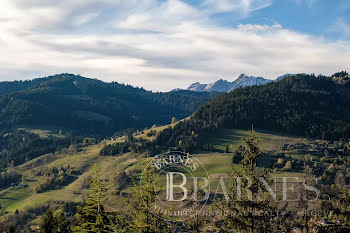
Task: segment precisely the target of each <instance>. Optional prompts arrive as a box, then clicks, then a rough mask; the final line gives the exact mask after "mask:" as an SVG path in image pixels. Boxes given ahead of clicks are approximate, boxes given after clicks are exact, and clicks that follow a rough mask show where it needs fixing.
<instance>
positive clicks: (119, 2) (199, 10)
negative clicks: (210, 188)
mask: <svg viewBox="0 0 350 233" xmlns="http://www.w3.org/2000/svg"><path fill="white" fill-rule="evenodd" d="M216 2H217V5H215V2H214V1H207V2H206V4H207V5H206V6H204V5H201V6H198V7H195V6H190V5H188V4H186V3H184V2H182V1H180V0H167V1H158V0H142V1H140V0H127V1H126V0H102V1H98V0H77V1H68V0H65V1H58V0H57V1H56V0H49V1H47V2H45V3H44V4H43V3H42V1H39V0H15V1H13V0H4V2H2V5H3V6H4V7H3V8H0V15H1V16H0V52H1V54H2V56H1V57H0V79H20V78H21V79H23V78H35V77H38V76H42V75H50V74H55V73H62V72H70V73H76V74H81V75H84V76H87V77H93V78H95V77H96V78H100V79H102V80H105V81H118V82H123V83H129V84H132V85H135V86H143V87H145V88H146V89H152V90H171V89H173V88H175V87H181V88H185V87H187V86H188V85H189V84H191V83H192V82H195V81H201V82H211V81H214V80H216V79H218V78H225V79H229V80H234V79H235V78H236V77H237V76H238V75H239V74H240V73H247V74H249V75H261V76H265V77H267V78H275V77H277V76H278V75H282V74H284V73H299V72H310V73H314V72H315V73H324V74H331V73H332V72H336V71H338V70H344V69H349V68H350V67H349V66H350V65H349V64H348V62H347V58H348V57H349V56H350V43H349V42H347V41H337V42H333V43H330V42H327V41H324V40H322V39H319V38H315V37H311V36H308V35H306V34H302V33H297V32H293V31H290V30H287V29H285V28H283V26H282V25H279V24H278V23H275V24H273V25H255V24H245V25H238V26H237V27H236V28H227V27H221V26H219V25H215V24H214V23H213V22H212V21H211V20H210V16H211V14H213V13H217V12H224V11H242V9H245V10H243V11H245V12H251V11H253V10H254V9H258V8H259V7H260V8H261V7H264V6H267V5H268V4H269V1H248V0H241V1H238V0H232V1H228V0H227V1H224V0H223V1H216ZM14 3H16V4H14ZM235 3H237V4H236V5H235ZM208 4H214V5H212V6H213V7H214V6H215V7H216V8H215V10H214V11H213V12H209V11H208V9H209V5H208ZM225 4H227V5H225ZM236 7H237V8H236ZM225 9H226V10H225ZM28 12H30V14H28Z"/></svg>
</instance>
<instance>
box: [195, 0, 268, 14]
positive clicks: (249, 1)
mask: <svg viewBox="0 0 350 233" xmlns="http://www.w3.org/2000/svg"><path fill="white" fill-rule="evenodd" d="M272 1H273V0H205V1H204V3H203V5H202V6H204V7H207V8H208V9H209V10H210V11H213V12H230V11H240V12H241V13H242V14H244V15H246V14H249V13H250V12H252V11H255V10H259V9H262V8H265V7H268V6H270V5H271V4H272Z"/></svg>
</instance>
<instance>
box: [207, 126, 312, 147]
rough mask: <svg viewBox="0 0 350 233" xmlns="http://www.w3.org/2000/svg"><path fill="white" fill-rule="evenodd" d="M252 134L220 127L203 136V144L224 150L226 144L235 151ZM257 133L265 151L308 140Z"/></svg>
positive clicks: (262, 132)
mask: <svg viewBox="0 0 350 233" xmlns="http://www.w3.org/2000/svg"><path fill="white" fill-rule="evenodd" d="M249 134H250V131H248V130H237V129H218V130H217V131H216V132H214V133H212V134H210V135H207V136H206V137H203V138H202V144H211V145H213V150H215V151H218V152H224V151H225V149H226V146H229V149H230V151H234V150H235V149H237V147H238V146H239V145H240V144H241V143H242V138H243V137H247V136H248V135H249ZM256 135H257V136H258V137H259V138H260V141H259V146H260V148H261V149H262V150H264V151H265V152H269V151H276V150H280V149H281V147H282V146H283V145H284V144H285V143H289V144H295V143H300V142H307V141H308V140H307V139H305V138H298V137H290V136H283V135H278V134H275V133H271V132H266V131H260V130H256Z"/></svg>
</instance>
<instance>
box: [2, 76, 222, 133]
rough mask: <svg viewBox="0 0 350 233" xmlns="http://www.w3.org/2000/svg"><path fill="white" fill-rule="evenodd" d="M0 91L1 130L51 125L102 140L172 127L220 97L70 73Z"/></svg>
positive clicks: (11, 84)
mask: <svg viewBox="0 0 350 233" xmlns="http://www.w3.org/2000/svg"><path fill="white" fill-rule="evenodd" d="M8 87H10V88H8ZM0 90H2V91H0V94H2V95H1V96H0V109H1V111H0V126H1V128H10V127H14V126H17V125H49V126H56V127H62V128H65V129H68V130H77V131H79V132H82V133H91V134H102V135H111V134H113V133H114V132H116V131H119V130H122V129H126V128H135V129H137V128H143V127H149V126H152V125H153V124H156V123H157V124H167V123H169V122H170V121H171V118H172V117H176V118H179V119H180V118H185V117H187V116H189V115H191V113H192V112H193V111H195V109H196V108H197V107H198V106H199V105H200V104H202V103H204V102H206V101H209V100H210V99H211V98H212V97H213V96H215V95H216V94H215V93H214V94H213V93H212V94H208V93H194V92H190V91H178V92H169V93H152V92H149V91H146V90H144V89H140V88H134V87H132V86H127V85H122V84H119V83H116V82H113V83H104V82H102V81H98V80H95V79H88V78H83V77H80V76H75V75H71V74H61V75H56V76H52V77H48V78H44V79H37V80H34V81H26V82H13V83H4V82H3V83H0ZM14 90H21V91H18V92H13V91H14ZM9 92H13V93H9ZM4 93H9V94H4Z"/></svg>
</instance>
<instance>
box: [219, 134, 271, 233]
mask: <svg viewBox="0 0 350 233" xmlns="http://www.w3.org/2000/svg"><path fill="white" fill-rule="evenodd" d="M258 140H259V139H258V137H257V136H256V135H255V132H254V131H253V130H252V132H251V134H250V136H248V137H246V138H244V139H243V142H242V146H241V147H240V148H242V149H241V151H240V153H241V155H242V156H243V159H242V161H241V162H240V165H241V172H237V171H233V172H232V173H231V174H230V185H229V188H228V190H227V191H228V192H227V196H226V198H225V199H221V200H219V201H216V202H215V203H214V208H216V209H217V210H219V216H218V218H217V219H216V220H214V224H215V226H216V228H217V230H218V232H227V231H229V230H230V231H232V230H234V231H238V232H252V233H253V232H274V231H273V229H274V228H273V227H275V228H277V227H278V226H276V225H275V226H274V224H272V223H273V222H276V221H275V219H274V217H272V215H269V214H266V213H272V212H273V211H274V210H275V209H276V206H275V204H274V203H273V202H272V201H271V199H270V197H269V196H268V193H267V191H266V188H265V187H263V184H262V183H261V182H260V180H259V177H261V178H263V179H264V180H265V181H266V182H267V183H270V171H269V170H267V169H264V170H263V171H261V170H259V169H258V167H257V163H258V160H259V159H260V158H261V157H262V155H263V152H262V151H261V150H260V149H259V147H258V146H257V144H258ZM238 186H239V187H241V189H238V188H237V187H238ZM245 187H249V190H250V192H249V191H248V190H245V189H243V188H245Z"/></svg>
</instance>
